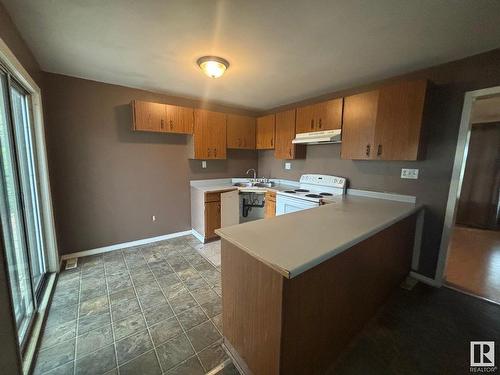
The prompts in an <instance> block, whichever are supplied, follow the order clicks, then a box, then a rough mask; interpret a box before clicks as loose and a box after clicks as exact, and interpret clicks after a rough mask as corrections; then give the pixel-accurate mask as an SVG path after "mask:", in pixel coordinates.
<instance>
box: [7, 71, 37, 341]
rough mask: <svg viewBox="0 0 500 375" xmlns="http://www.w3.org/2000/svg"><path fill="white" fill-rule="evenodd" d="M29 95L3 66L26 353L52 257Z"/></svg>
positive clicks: (12, 278) (15, 294) (10, 246)
mask: <svg viewBox="0 0 500 375" xmlns="http://www.w3.org/2000/svg"><path fill="white" fill-rule="evenodd" d="M32 113H33V112H32V103H31V96H30V95H29V93H28V92H27V91H26V90H25V89H24V88H23V87H22V85H21V84H19V83H18V82H17V81H16V80H15V79H14V78H13V77H12V76H11V75H10V74H9V72H8V71H7V70H6V69H3V68H2V67H1V66H0V217H1V230H2V232H1V234H2V239H3V248H4V252H5V259H6V263H7V276H8V281H9V285H10V292H11V293H10V294H11V299H12V304H13V310H14V311H13V315H14V321H15V323H16V329H17V337H18V343H19V346H20V348H21V350H24V348H25V346H26V343H27V340H28V338H29V332H30V328H31V326H32V323H33V321H34V318H35V315H36V312H37V308H38V305H39V302H40V296H41V291H42V289H43V286H44V281H45V276H46V273H47V257H46V253H47V252H46V248H45V240H44V234H43V229H42V224H41V223H42V218H41V208H40V191H39V186H40V183H39V178H38V176H39V172H38V170H37V163H36V153H35V150H34V130H33V116H32Z"/></svg>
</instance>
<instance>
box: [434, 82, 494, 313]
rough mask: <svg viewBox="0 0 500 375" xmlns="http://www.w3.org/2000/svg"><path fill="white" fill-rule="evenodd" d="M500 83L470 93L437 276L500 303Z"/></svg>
mask: <svg viewBox="0 0 500 375" xmlns="http://www.w3.org/2000/svg"><path fill="white" fill-rule="evenodd" d="M499 198H500V88H498V87H497V88H491V89H486V90H478V91H474V92H469V93H467V94H466V98H465V103H464V110H463V113H462V123H461V128H460V134H459V141H458V145H457V152H456V155H455V166H454V171H453V176H452V181H451V184H450V196H449V199H448V206H447V213H446V219H445V227H444V231H443V239H442V243H441V253H440V258H439V262H438V273H437V278H438V280H441V282H442V283H444V284H445V285H447V286H449V287H451V288H454V289H457V290H459V291H462V292H465V293H468V294H471V295H473V296H477V297H480V298H483V299H486V300H489V301H492V302H494V303H498V304H500V216H499V215H500V199H499Z"/></svg>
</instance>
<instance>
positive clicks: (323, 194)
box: [319, 193, 333, 197]
mask: <svg viewBox="0 0 500 375" xmlns="http://www.w3.org/2000/svg"><path fill="white" fill-rule="evenodd" d="M319 195H322V196H323V197H331V196H332V195H333V194H332V193H319Z"/></svg>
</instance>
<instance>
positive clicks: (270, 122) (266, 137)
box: [255, 114, 275, 150]
mask: <svg viewBox="0 0 500 375" xmlns="http://www.w3.org/2000/svg"><path fill="white" fill-rule="evenodd" d="M274 137H275V115H274V114H273V115H267V116H262V117H259V118H257V124H256V137H255V138H256V148H257V150H272V149H274V140H275V139H274Z"/></svg>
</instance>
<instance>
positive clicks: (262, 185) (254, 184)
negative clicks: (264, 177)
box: [233, 181, 274, 188]
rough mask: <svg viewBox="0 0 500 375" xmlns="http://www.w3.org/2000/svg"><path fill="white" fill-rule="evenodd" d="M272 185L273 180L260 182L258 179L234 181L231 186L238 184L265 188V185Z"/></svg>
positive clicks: (239, 185)
mask: <svg viewBox="0 0 500 375" xmlns="http://www.w3.org/2000/svg"><path fill="white" fill-rule="evenodd" d="M273 185H274V183H273V182H271V181H269V182H260V181H258V182H257V181H255V182H253V181H249V182H235V183H234V184H233V186H238V187H256V188H267V187H272V186H273Z"/></svg>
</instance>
